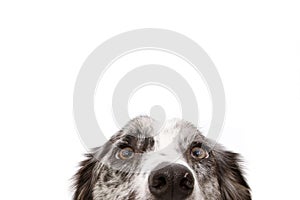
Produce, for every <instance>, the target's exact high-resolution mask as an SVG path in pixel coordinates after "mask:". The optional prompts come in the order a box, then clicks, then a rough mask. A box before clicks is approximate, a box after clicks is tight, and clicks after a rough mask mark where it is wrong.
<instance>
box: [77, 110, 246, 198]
mask: <svg viewBox="0 0 300 200" xmlns="http://www.w3.org/2000/svg"><path fill="white" fill-rule="evenodd" d="M241 168H242V167H241V159H240V156H239V155H238V154H236V153H233V152H230V151H227V150H225V149H224V148H223V147H222V146H221V145H219V144H215V142H213V141H211V140H209V139H207V138H206V137H204V136H203V135H202V134H201V132H200V131H199V130H198V129H197V128H196V127H195V126H194V125H192V124H191V123H189V122H186V121H184V120H179V119H173V120H169V121H167V122H165V123H164V124H163V125H158V124H157V123H156V122H155V120H153V119H152V118H150V117H148V116H140V117H137V118H134V119H132V120H131V121H130V122H128V124H127V125H126V126H124V127H123V128H122V129H121V130H120V131H118V132H117V133H116V134H115V135H113V136H112V137H111V138H110V140H109V141H107V142H106V143H105V144H104V145H102V146H101V147H98V148H96V149H94V150H93V151H92V152H90V153H89V154H87V159H86V160H84V161H82V162H81V163H80V169H79V170H78V172H77V173H76V174H75V176H74V190H75V192H74V196H73V199H74V200H102V199H105V200H106V199H108V200H171V199H174V200H194V199H195V200H251V191H250V187H249V185H248V184H247V182H246V179H245V177H244V175H243V171H242V169H241Z"/></svg>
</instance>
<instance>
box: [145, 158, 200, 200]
mask: <svg viewBox="0 0 300 200" xmlns="http://www.w3.org/2000/svg"><path fill="white" fill-rule="evenodd" d="M194 181H195V180H194V177H193V174H192V172H191V171H190V170H189V169H188V168H187V167H185V166H183V165H180V164H166V163H163V164H161V165H158V166H157V167H156V168H155V169H154V170H153V171H152V172H151V173H150V176H149V178H148V186H149V190H150V192H151V194H152V195H154V196H155V197H156V198H158V199H185V198H186V197H188V196H189V195H191V193H192V192H193V189H194Z"/></svg>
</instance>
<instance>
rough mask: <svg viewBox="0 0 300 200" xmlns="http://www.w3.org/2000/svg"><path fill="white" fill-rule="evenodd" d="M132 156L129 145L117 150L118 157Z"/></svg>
mask: <svg viewBox="0 0 300 200" xmlns="http://www.w3.org/2000/svg"><path fill="white" fill-rule="evenodd" d="M133 156H134V151H133V149H132V148H130V147H125V148H123V149H121V151H119V156H118V157H119V158H121V159H122V160H127V159H129V158H132V157H133Z"/></svg>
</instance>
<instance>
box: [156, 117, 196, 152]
mask: <svg viewBox="0 0 300 200" xmlns="http://www.w3.org/2000/svg"><path fill="white" fill-rule="evenodd" d="M199 133H200V132H199V131H198V129H197V128H196V127H195V126H194V125H192V124H191V123H189V122H187V121H184V120H182V119H171V120H168V121H166V122H165V123H164V125H163V126H162V127H161V129H160V130H159V131H158V134H157V135H156V136H155V142H156V143H157V146H158V148H159V149H163V148H165V147H166V146H168V145H170V143H172V144H174V145H177V146H181V147H186V146H187V145H189V144H190V143H191V142H192V141H193V140H194V139H195V137H196V136H197V135H198V134H199Z"/></svg>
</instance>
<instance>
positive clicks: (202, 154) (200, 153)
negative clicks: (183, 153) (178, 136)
mask: <svg viewBox="0 0 300 200" xmlns="http://www.w3.org/2000/svg"><path fill="white" fill-rule="evenodd" d="M191 156H192V157H193V158H194V159H196V160H200V159H203V158H207V156H208V154H207V152H206V151H205V150H204V149H202V148H201V147H193V148H192V150H191Z"/></svg>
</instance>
